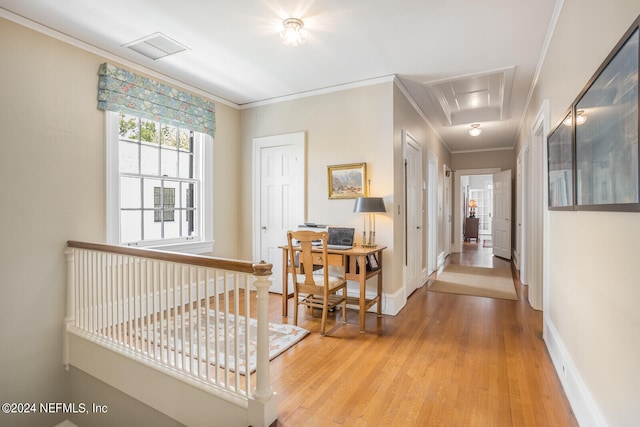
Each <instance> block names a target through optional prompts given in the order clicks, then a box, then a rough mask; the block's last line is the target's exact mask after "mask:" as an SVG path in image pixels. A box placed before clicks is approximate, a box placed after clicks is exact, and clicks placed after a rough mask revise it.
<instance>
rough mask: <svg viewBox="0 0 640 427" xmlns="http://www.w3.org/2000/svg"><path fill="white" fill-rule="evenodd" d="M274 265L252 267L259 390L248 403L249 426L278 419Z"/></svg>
mask: <svg viewBox="0 0 640 427" xmlns="http://www.w3.org/2000/svg"><path fill="white" fill-rule="evenodd" d="M272 267H273V266H272V264H267V263H265V262H264V261H262V262H261V263H260V264H254V265H253V271H254V275H255V276H256V281H255V282H254V283H253V285H254V286H255V287H256V290H257V291H258V295H257V303H258V343H257V352H256V353H257V354H256V359H257V360H256V361H257V364H256V388H255V389H254V390H253V394H252V396H251V397H250V399H249V423H250V424H251V425H254V426H268V425H270V424H271V423H272V422H273V421H274V420H275V419H276V418H277V415H278V408H277V395H276V394H275V393H274V392H273V390H272V389H271V384H270V381H271V378H270V377H271V374H270V372H269V316H268V314H269V287H270V286H271V279H270V276H271V268H272Z"/></svg>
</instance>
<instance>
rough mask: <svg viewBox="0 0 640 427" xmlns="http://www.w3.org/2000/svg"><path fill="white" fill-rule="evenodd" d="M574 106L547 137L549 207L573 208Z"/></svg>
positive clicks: (552, 208)
mask: <svg viewBox="0 0 640 427" xmlns="http://www.w3.org/2000/svg"><path fill="white" fill-rule="evenodd" d="M573 116H574V114H573V108H572V109H571V110H569V111H568V112H567V113H565V116H564V117H563V118H562V121H561V122H560V123H559V124H558V125H557V126H556V127H555V128H554V129H553V130H552V131H551V132H550V133H549V136H548V137H547V157H548V173H549V175H548V182H547V184H548V185H549V209H551V210H573V209H574V204H575V199H574V185H573V183H574V176H573V175H574V170H575V169H574V167H573V165H574V144H573V142H574V140H573V135H574V133H573V129H574V126H573V122H574V120H573Z"/></svg>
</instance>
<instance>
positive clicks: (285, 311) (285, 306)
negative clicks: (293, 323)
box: [282, 248, 289, 317]
mask: <svg viewBox="0 0 640 427" xmlns="http://www.w3.org/2000/svg"><path fill="white" fill-rule="evenodd" d="M288 258H289V250H288V249H285V248H283V249H282V317H287V316H288V315H289V286H288V285H289V281H288V276H289V271H288V265H289V263H288V262H287V259H288Z"/></svg>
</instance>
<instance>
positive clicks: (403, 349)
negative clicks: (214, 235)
mask: <svg viewBox="0 0 640 427" xmlns="http://www.w3.org/2000/svg"><path fill="white" fill-rule="evenodd" d="M446 262H447V263H453V264H461V265H475V266H484V267H494V266H495V267H507V266H509V262H508V261H506V260H503V259H499V258H495V257H493V255H492V251H491V248H490V247H485V246H483V240H482V239H480V242H479V243H475V242H471V243H465V244H464V248H463V252H462V253H461V254H451V255H450V256H449V257H448V258H447V261H446ZM516 290H517V293H518V296H519V300H518V301H508V300H497V299H490V298H480V297H471V296H464V295H452V294H444V293H437V292H429V291H428V290H427V286H426V285H425V286H422V287H421V288H419V289H418V290H417V291H415V292H414V293H413V294H412V296H411V297H410V298H409V300H408V303H407V305H406V306H405V307H404V308H403V310H402V311H401V312H400V313H399V314H398V315H397V316H383V317H382V318H381V319H377V318H376V316H375V315H374V314H367V333H365V334H360V333H359V331H358V322H357V312H356V311H354V310H348V313H347V320H348V324H347V325H346V326H343V325H342V323H341V317H340V314H337V315H334V316H333V317H332V321H333V322H334V323H331V324H330V325H329V330H328V332H327V335H326V336H325V337H321V336H320V335H319V333H318V330H319V319H317V318H310V317H308V316H306V317H305V316H303V317H302V318H301V321H300V322H299V324H300V325H301V326H303V327H305V328H307V329H309V330H310V331H311V334H310V335H309V336H308V337H306V338H305V339H304V340H302V342H300V343H298V344H297V345H296V346H294V347H293V348H292V349H290V350H288V351H287V352H285V353H284V354H282V355H280V356H279V357H277V358H276V359H274V360H273V361H272V365H271V375H272V379H273V383H272V385H273V389H274V391H276V392H277V393H278V399H279V410H278V423H277V425H278V426H301V425H305V426H326V425H344V426H353V425H362V426H379V425H385V426H452V427H456V426H464V427H469V426H497V425H501V426H550V425H553V426H560V427H561V426H576V425H577V422H576V420H575V418H574V416H573V413H572V411H571V408H570V406H569V403H568V401H567V399H566V397H565V394H564V391H563V389H562V387H561V385H560V381H559V379H558V377H557V375H556V372H555V370H554V368H553V366H552V364H551V361H550V358H549V355H548V353H547V351H546V347H545V345H544V342H543V341H542V313H541V312H538V311H534V310H532V309H531V307H530V306H529V305H528V303H527V302H526V299H525V298H523V295H524V294H525V293H524V292H523V287H522V286H521V285H520V283H519V282H518V281H517V280H516ZM279 302H280V297H279V296H277V297H276V296H275V295H272V296H271V300H270V304H271V307H272V309H271V319H272V321H277V322H280V321H282V322H286V321H287V320H289V321H292V319H291V318H289V319H283V318H282V317H280V306H279V305H278V304H279ZM336 316H337V317H338V322H337V323H335V317H336Z"/></svg>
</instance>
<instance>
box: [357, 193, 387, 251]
mask: <svg viewBox="0 0 640 427" xmlns="http://www.w3.org/2000/svg"><path fill="white" fill-rule="evenodd" d="M353 211H354V212H359V213H363V214H364V223H363V226H364V227H363V230H362V246H363V247H365V248H375V247H376V246H377V245H376V212H386V211H387V210H386V209H385V207H384V200H383V199H382V197H358V198H357V199H356V204H355V206H354V207H353ZM367 219H368V220H369V221H368V222H369V227H368V230H369V238H368V239H367Z"/></svg>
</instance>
